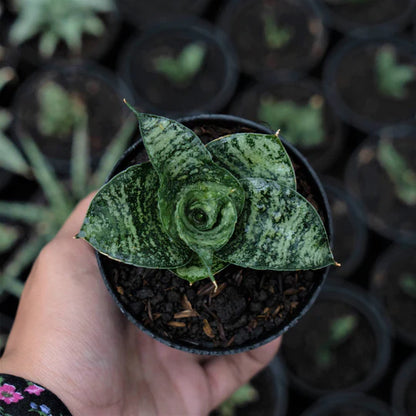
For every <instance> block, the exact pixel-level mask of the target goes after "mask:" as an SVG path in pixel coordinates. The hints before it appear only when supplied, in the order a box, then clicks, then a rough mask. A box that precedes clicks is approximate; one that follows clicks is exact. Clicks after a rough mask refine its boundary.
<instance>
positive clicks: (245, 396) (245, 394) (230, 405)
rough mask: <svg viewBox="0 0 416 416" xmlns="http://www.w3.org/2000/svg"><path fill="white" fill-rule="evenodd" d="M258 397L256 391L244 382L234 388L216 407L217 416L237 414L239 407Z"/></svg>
mask: <svg viewBox="0 0 416 416" xmlns="http://www.w3.org/2000/svg"><path fill="white" fill-rule="evenodd" d="M258 398H259V393H258V391H257V390H256V389H255V388H254V387H253V386H252V385H251V384H250V383H247V384H244V385H243V386H241V387H240V388H239V389H238V390H236V391H235V392H234V393H233V394H232V395H231V396H230V397H229V398H228V399H227V400H225V401H224V402H223V403H222V404H221V405H220V406H219V407H218V409H217V411H218V414H219V416H237V415H238V414H239V413H238V412H239V409H238V408H241V407H243V406H245V405H247V404H249V403H253V402H255V401H256V400H258Z"/></svg>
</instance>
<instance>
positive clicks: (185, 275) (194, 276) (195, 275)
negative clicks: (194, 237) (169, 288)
mask: <svg viewBox="0 0 416 416" xmlns="http://www.w3.org/2000/svg"><path fill="white" fill-rule="evenodd" d="M228 265H229V263H225V262H223V261H222V260H220V259H218V258H217V257H215V256H213V259H212V266H211V272H212V274H213V275H215V274H216V273H218V272H220V271H221V270H223V269H225V268H226V267H227V266H228ZM171 272H173V273H175V274H176V275H177V276H178V277H180V278H182V279H185V280H187V281H188V282H190V283H195V282H197V281H198V280H202V279H206V278H209V277H210V276H209V275H208V274H207V269H206V266H205V264H203V263H202V261H201V259H200V257H199V256H198V255H197V254H196V253H194V254H193V255H192V258H191V260H190V262H189V263H188V264H186V265H185V266H182V267H178V268H176V269H172V270H171Z"/></svg>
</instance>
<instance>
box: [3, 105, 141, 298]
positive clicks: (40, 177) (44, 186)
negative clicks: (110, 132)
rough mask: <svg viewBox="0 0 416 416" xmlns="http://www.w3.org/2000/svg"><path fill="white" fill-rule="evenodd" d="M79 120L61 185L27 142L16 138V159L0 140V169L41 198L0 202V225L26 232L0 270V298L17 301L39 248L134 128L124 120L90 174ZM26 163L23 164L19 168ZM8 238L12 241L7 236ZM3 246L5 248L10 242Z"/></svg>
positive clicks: (9, 145)
mask: <svg viewBox="0 0 416 416" xmlns="http://www.w3.org/2000/svg"><path fill="white" fill-rule="evenodd" d="M79 117H80V120H81V121H82V122H80V123H78V124H77V125H76V126H75V128H74V133H73V135H74V137H73V140H72V149H71V153H72V157H71V161H70V166H71V169H70V173H71V174H70V175H69V178H66V179H64V180H61V179H59V177H58V176H57V174H56V172H55V171H54V169H53V167H52V166H51V164H50V163H49V162H48V160H47V158H46V157H45V156H44V155H43V154H42V152H41V150H40V148H39V147H38V146H37V144H36V142H35V141H34V140H33V139H32V138H31V137H30V136H28V137H24V138H22V141H21V145H22V148H23V151H24V153H21V152H20V150H19V149H18V148H17V146H16V145H15V144H14V143H13V142H12V141H11V140H10V139H8V138H7V137H6V136H2V135H0V149H1V150H2V151H0V167H2V168H4V169H7V170H9V171H12V172H13V173H15V174H18V175H24V176H26V177H32V178H34V179H36V181H37V184H38V185H39V187H40V188H41V190H42V192H43V194H42V195H40V196H39V197H38V198H37V199H36V200H32V201H29V202H27V201H24V202H20V201H16V202H11V201H4V200H2V201H0V219H1V220H2V222H4V224H7V225H8V226H10V225H13V224H16V225H19V224H22V225H25V226H26V232H25V235H24V238H23V239H22V240H23V241H22V242H21V244H19V245H18V247H17V248H16V249H15V250H14V251H13V253H12V254H11V255H10V256H8V258H7V260H6V261H5V262H4V263H3V264H1V270H0V295H1V294H3V293H10V294H13V295H15V296H16V297H19V296H20V294H21V291H22V289H23V283H22V280H21V274H22V273H23V271H25V270H26V269H27V268H28V267H29V266H30V265H31V264H32V262H33V260H34V259H35V258H36V256H37V255H38V254H39V251H40V250H41V248H42V247H43V246H44V245H45V244H46V243H47V242H48V241H49V240H51V239H52V238H53V237H54V236H55V235H56V233H57V232H58V230H59V228H60V227H61V225H62V224H63V222H64V221H65V219H66V218H67V216H68V215H69V214H70V213H71V211H72V210H73V208H74V207H75V205H76V203H77V202H78V201H79V200H80V199H81V198H83V197H85V196H86V195H87V194H88V193H89V192H91V191H92V190H94V189H96V188H97V187H98V186H100V184H101V183H103V182H104V180H105V178H106V176H107V175H108V173H109V171H110V169H111V167H112V166H113V165H114V163H115V162H116V161H117V159H118V158H119V157H120V155H121V154H122V153H123V151H124V150H125V148H126V147H127V145H128V143H129V140H130V138H131V136H132V134H133V132H134V131H135V122H134V121H133V119H132V118H128V119H127V120H126V121H125V122H124V123H123V124H122V126H121V128H120V130H119V131H118V132H117V133H116V134H115V137H114V138H113V140H112V141H111V142H110V143H109V145H108V147H107V149H106V150H105V152H104V153H103V154H102V156H101V158H100V160H99V163H98V166H97V167H96V168H95V169H94V167H93V166H92V164H91V163H90V158H89V154H90V151H91V147H92V146H91V143H90V140H91V138H90V135H89V131H88V125H87V122H86V121H87V119H86V109H85V108H83V110H81V113H80V114H79ZM26 159H27V160H28V162H25V160H26ZM6 222H7V223H6ZM3 226H4V225H3ZM10 236H11V237H12V234H11V233H10ZM8 241H9V244H10V243H11V241H10V240H8ZM5 244H6V243H5Z"/></svg>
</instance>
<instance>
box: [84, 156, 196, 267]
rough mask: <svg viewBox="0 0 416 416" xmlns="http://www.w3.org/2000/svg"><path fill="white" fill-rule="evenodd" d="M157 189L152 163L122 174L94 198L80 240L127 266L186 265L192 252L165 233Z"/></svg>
mask: <svg viewBox="0 0 416 416" xmlns="http://www.w3.org/2000/svg"><path fill="white" fill-rule="evenodd" d="M158 187H159V180H158V176H157V174H156V172H155V170H154V169H153V168H152V165H151V164H150V163H144V164H141V165H135V166H132V167H130V168H128V169H127V170H125V171H123V172H121V173H119V174H118V175H116V176H115V177H114V178H113V179H111V181H110V182H108V183H107V184H106V185H105V186H104V187H102V188H101V189H100V190H99V192H98V193H97V195H96V196H95V197H94V199H93V201H92V203H91V205H90V207H89V209H88V213H87V216H86V218H85V220H84V224H83V225H82V228H81V231H80V232H79V234H78V237H80V238H84V239H85V240H86V241H88V242H89V243H90V244H91V245H92V246H93V247H94V248H95V249H96V250H98V251H99V252H100V253H103V254H105V255H107V256H108V257H111V258H113V259H116V260H119V261H122V262H124V263H128V264H133V265H135V266H140V267H151V268H159V269H166V268H174V267H178V266H183V265H184V264H186V263H187V262H188V261H189V260H190V258H191V254H192V253H191V251H190V250H189V249H188V248H187V247H186V246H185V244H183V243H181V242H175V241H172V240H171V239H170V238H169V237H168V235H167V234H166V233H165V232H164V231H163V230H162V226H161V222H160V218H159V212H158V209H157V189H158Z"/></svg>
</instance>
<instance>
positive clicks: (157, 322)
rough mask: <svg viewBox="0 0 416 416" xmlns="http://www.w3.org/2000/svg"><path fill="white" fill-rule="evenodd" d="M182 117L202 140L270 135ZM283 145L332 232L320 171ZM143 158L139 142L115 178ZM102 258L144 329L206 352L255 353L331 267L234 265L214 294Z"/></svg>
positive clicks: (306, 302)
mask: <svg viewBox="0 0 416 416" xmlns="http://www.w3.org/2000/svg"><path fill="white" fill-rule="evenodd" d="M181 122H182V123H183V124H184V125H185V126H187V127H188V128H191V129H192V130H194V132H195V133H196V134H197V135H198V136H199V138H200V139H201V141H202V142H203V143H208V142H209V141H211V140H212V139H214V138H218V137H221V136H224V135H226V134H230V133H233V132H257V133H264V134H270V131H269V130H267V129H266V128H265V127H263V126H260V125H258V124H256V123H253V122H250V121H247V120H244V119H241V118H237V117H233V116H221V115H219V116H217V115H205V116H195V117H190V118H186V119H183V120H181ZM285 146H286V149H287V151H288V153H289V156H290V158H291V160H292V164H293V165H294V168H295V172H296V177H297V182H298V192H300V193H302V192H304V193H305V194H307V196H308V197H310V198H312V203H313V204H316V206H317V207H318V212H319V214H320V216H321V218H322V219H323V222H324V224H325V228H326V229H327V230H328V231H329V232H328V234H329V236H331V235H332V234H331V225H330V214H329V209H328V204H327V201H326V197H325V193H324V191H323V188H322V186H321V184H320V182H319V180H318V178H317V176H316V174H315V173H314V171H313V170H312V169H311V168H310V166H309V165H308V163H307V162H306V160H305V159H304V158H303V156H302V155H301V154H300V153H299V152H298V151H297V150H296V149H294V148H293V147H292V146H290V145H288V144H285ZM145 160H147V154H146V153H145V151H144V146H143V143H142V142H141V141H139V142H137V143H135V144H134V145H133V146H132V147H131V148H130V149H129V150H128V151H127V152H126V153H125V155H124V156H123V157H122V158H121V160H120V161H119V163H118V164H117V166H116V167H115V169H114V170H113V172H112V175H111V177H112V176H114V175H116V174H117V173H119V172H121V171H123V170H125V169H126V168H127V167H129V166H131V165H134V164H137V163H140V162H143V161H145ZM97 260H98V263H99V267H100V269H101V273H102V275H103V278H104V281H105V283H106V285H107V288H108V290H109V291H110V293H111V294H112V296H113V298H114V299H115V301H116V303H117V304H118V306H119V307H120V309H121V310H122V311H123V313H125V314H126V315H127V317H128V318H129V319H130V320H131V321H132V322H133V323H135V324H136V325H137V326H138V327H139V328H140V329H141V330H143V331H144V332H146V333H147V334H149V335H150V336H152V337H154V338H156V339H157V340H159V341H161V342H163V343H165V344H166V345H169V346H171V347H174V348H178V349H181V350H184V351H188V352H193V353H198V354H208V355H219V354H232V353H237V352H241V351H245V350H250V349H253V348H256V347H259V346H261V345H263V344H265V343H267V342H270V341H271V340H273V339H275V338H277V337H278V336H280V335H281V334H282V333H283V332H285V331H287V330H288V329H289V328H291V327H292V326H293V325H295V324H296V322H297V321H298V320H299V319H300V318H301V317H302V316H303V315H304V313H305V312H306V311H307V310H308V309H309V308H310V306H311V305H312V303H313V302H314V301H315V299H316V297H317V295H318V293H319V291H320V288H321V286H322V284H323V281H324V279H325V277H326V274H327V269H328V268H323V269H319V270H315V271H303V272H299V273H298V272H270V271H258V270H252V269H243V268H239V267H237V266H235V267H234V266H229V267H228V268H226V269H224V270H223V271H222V272H219V273H218V274H217V275H216V276H217V282H218V285H219V289H218V292H216V293H213V285H212V283H211V282H210V281H209V280H202V281H198V282H196V283H195V284H194V285H193V286H192V287H190V286H189V282H187V281H185V280H183V279H180V278H178V277H177V276H175V275H174V274H173V273H171V272H169V271H167V270H152V269H143V268H137V267H133V266H129V265H125V264H121V263H120V262H117V261H114V260H110V259H109V258H108V257H106V256H104V255H101V254H97ZM184 310H187V311H188V312H186V313H185V314H186V315H187V317H185V316H184ZM195 312H196V313H195ZM181 318H185V319H183V320H181ZM188 323H189V324H188ZM185 331H187V332H188V333H186V332H185Z"/></svg>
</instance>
